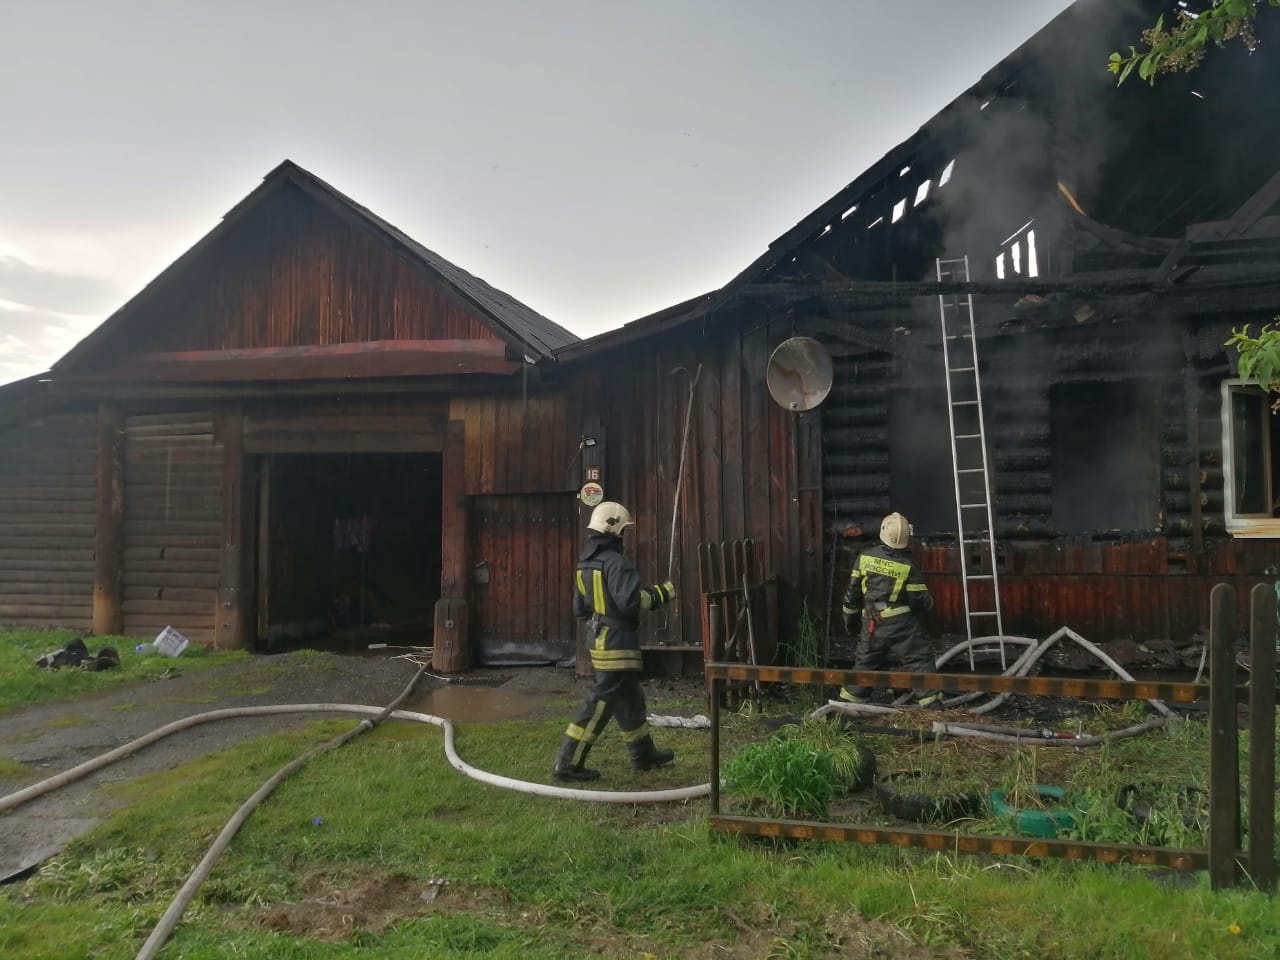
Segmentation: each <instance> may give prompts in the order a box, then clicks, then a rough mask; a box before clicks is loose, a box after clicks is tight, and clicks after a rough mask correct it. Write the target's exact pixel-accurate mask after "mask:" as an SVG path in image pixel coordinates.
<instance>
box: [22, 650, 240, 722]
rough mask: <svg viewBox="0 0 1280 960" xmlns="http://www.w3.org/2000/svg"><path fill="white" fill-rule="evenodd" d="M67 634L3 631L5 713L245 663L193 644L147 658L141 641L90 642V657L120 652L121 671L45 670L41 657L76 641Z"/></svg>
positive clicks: (236, 654) (232, 655)
mask: <svg viewBox="0 0 1280 960" xmlns="http://www.w3.org/2000/svg"><path fill="white" fill-rule="evenodd" d="M74 636H75V634H73V633H70V632H69V631H66V630H4V631H0V713H6V712H9V711H11V710H16V709H18V708H19V707H25V706H30V705H32V704H37V703H53V702H57V701H62V700H76V699H82V698H84V697H88V696H92V695H93V694H95V693H101V692H103V691H106V690H110V689H112V688H113V687H118V686H121V685H122V684H129V683H136V682H138V681H139V680H159V679H162V678H164V677H169V676H174V675H175V674H181V673H190V672H192V671H195V670H201V669H205V668H208V667H214V666H221V665H223V664H227V663H233V662H236V661H238V660H243V659H245V658H247V657H248V656H249V654H247V653H244V652H240V651H234V652H233V651H216V652H215V651H211V650H206V649H205V648H204V647H201V646H198V645H197V644H194V643H193V644H191V645H190V646H189V647H187V649H186V651H185V652H184V653H183V654H182V656H181V657H178V658H177V659H172V658H170V657H166V656H163V655H159V654H154V655H150V656H143V655H141V654H138V653H135V652H134V649H133V648H134V647H135V646H136V645H137V643H138V642H139V641H138V638H137V637H88V638H86V639H85V645H86V646H87V647H88V648H89V653H90V654H96V653H97V652H98V651H99V650H100V649H101V648H102V647H106V646H112V647H115V648H116V650H117V651H118V652H119V653H120V666H119V667H118V668H115V669H112V670H99V671H92V672H91V671H87V670H80V669H78V668H75V667H62V668H61V669H58V670H48V669H41V668H40V667H37V666H36V665H35V660H36V658H37V657H39V656H41V655H43V654H46V653H49V652H50V651H52V650H57V649H58V648H59V647H62V646H64V645H65V644H66V643H67V642H68V641H70V640H72V639H73V638H74Z"/></svg>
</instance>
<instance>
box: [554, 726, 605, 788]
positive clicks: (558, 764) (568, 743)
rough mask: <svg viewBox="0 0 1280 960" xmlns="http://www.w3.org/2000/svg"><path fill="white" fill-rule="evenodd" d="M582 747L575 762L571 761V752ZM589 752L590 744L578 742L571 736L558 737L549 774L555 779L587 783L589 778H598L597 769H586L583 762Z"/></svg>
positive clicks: (598, 772)
mask: <svg viewBox="0 0 1280 960" xmlns="http://www.w3.org/2000/svg"><path fill="white" fill-rule="evenodd" d="M579 746H581V747H582V756H581V757H580V758H579V760H578V762H577V763H574V762H573V754H574V752H575V751H576V750H577V749H578V747H579ZM590 752H591V744H589V743H586V744H580V743H579V741H577V740H575V739H573V737H561V738H560V750H559V752H558V753H556V761H555V765H554V766H553V767H552V768H551V775H552V776H553V777H555V778H556V779H557V780H568V781H572V782H575V783H587V782H589V781H591V780H599V779H600V771H599V770H588V769H587V768H586V767H584V766H583V764H584V763H585V762H586V760H587V754H588V753H590Z"/></svg>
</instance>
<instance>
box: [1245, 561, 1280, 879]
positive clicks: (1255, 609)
mask: <svg viewBox="0 0 1280 960" xmlns="http://www.w3.org/2000/svg"><path fill="white" fill-rule="evenodd" d="M1249 619H1250V627H1249V874H1250V875H1251V876H1252V878H1253V882H1254V883H1256V884H1257V885H1258V889H1260V890H1272V889H1274V888H1275V885H1276V859H1275V849H1274V844H1275V836H1276V821H1275V816H1276V808H1275V779H1276V594H1275V590H1274V588H1273V587H1272V585H1271V584H1269V583H1260V584H1258V585H1257V586H1255V587H1254V588H1253V592H1252V594H1251V595H1250V597H1249Z"/></svg>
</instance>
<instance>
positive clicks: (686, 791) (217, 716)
mask: <svg viewBox="0 0 1280 960" xmlns="http://www.w3.org/2000/svg"><path fill="white" fill-rule="evenodd" d="M384 709H385V708H384V707H372V706H368V705H366V704H361V703H285V704H276V705H272V706H263V707H228V708H226V709H223V710H210V711H208V712H207V713H197V714H192V715H191V716H189V717H183V718H182V719H181V720H175V721H174V722H173V723H171V724H168V725H166V726H163V727H160V728H158V729H156V730H153V731H151V732H150V733H148V734H146V735H144V736H141V737H139V738H138V739H136V740H131V741H129V742H128V743H126V744H123V745H121V746H119V747H117V748H115V749H114V750H112V751H110V752H109V753H104V754H102V755H101V756H99V757H94V758H93V759H91V760H86V761H85V762H84V763H82V764H80V765H79V766H77V767H72V768H71V769H70V770H65V771H63V772H62V773H59V774H57V775H56V776H52V777H49V778H48V779H47V780H41V781H40V782H39V783H34V784H32V785H31V786H29V787H26V788H24V789H22V790H18V791H17V792H15V793H11V794H9V795H8V796H7V797H0V813H4V812H5V811H7V810H12V809H14V808H16V807H20V806H22V805H23V804H24V803H29V802H30V801H32V800H34V799H36V798H37V797H41V796H44V794H46V793H51V792H53V791H54V790H57V789H59V788H60V787H64V786H66V785H67V784H69V783H73V782H74V781H76V780H79V779H81V778H82V777H86V776H88V775H89V774H90V773H93V772H94V771H95V770H101V769H102V768H103V767H106V766H109V765H111V764H112V763H115V762H116V761H117V760H122V759H124V758H125V757H127V756H130V755H131V754H134V753H137V752H138V751H139V750H141V749H143V748H144V747H146V746H149V745H150V744H152V743H155V742H156V741H157V740H160V739H163V738H164V737H167V736H170V735H171V734H174V733H180V732H181V731H183V730H186V729H188V728H190V727H194V726H198V725H200V724H202V723H210V722H212V721H215V720H230V719H233V718H237V717H264V716H279V715H282V714H290V713H354V714H361V713H366V714H377V713H381V712H382V711H383V710H384ZM388 719H391V720H410V721H416V722H418V723H430V724H432V725H434V726H437V727H440V728H441V729H442V730H443V731H444V751H445V757H446V759H448V761H449V764H450V766H452V767H453V768H454V769H455V770H457V771H458V772H459V773H461V774H462V775H463V776H466V777H470V778H471V779H472V780H477V781H479V782H480V783H487V784H489V785H490V786H494V787H502V788H504V789H508V790H516V791H518V792H520V793H527V794H531V795H532V796H538V797H550V798H552V799H556V800H583V801H587V802H590V803H632V804H635V803H674V802H678V801H681V800H694V799H697V798H698V797H705V796H707V795H708V794H710V793H711V784H709V783H703V784H699V785H697V786H693V787H676V788H672V789H669V790H642V791H616V790H579V789H577V788H574V787H557V786H554V785H552V784H546V783H532V782H530V781H528V780H517V779H515V778H514V777H504V776H501V775H500V774H496V773H489V772H488V771H485V770H481V769H480V768H478V767H473V766H472V765H471V764H469V763H467V762H466V761H465V760H463V759H462V758H461V757H460V756H458V751H457V749H456V747H455V740H454V726H453V722H452V721H451V720H448V719H447V718H445V717H436V716H432V715H431V714H429V713H414V712H412V711H409V710H394V711H392V712H391V714H390V715H389V716H388Z"/></svg>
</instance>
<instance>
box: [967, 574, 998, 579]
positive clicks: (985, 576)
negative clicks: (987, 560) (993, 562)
mask: <svg viewBox="0 0 1280 960" xmlns="http://www.w3.org/2000/svg"><path fill="white" fill-rule="evenodd" d="M965 579H966V580H994V579H995V577H994V576H992V575H991V574H989V573H969V574H966V575H965Z"/></svg>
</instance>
